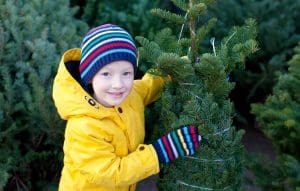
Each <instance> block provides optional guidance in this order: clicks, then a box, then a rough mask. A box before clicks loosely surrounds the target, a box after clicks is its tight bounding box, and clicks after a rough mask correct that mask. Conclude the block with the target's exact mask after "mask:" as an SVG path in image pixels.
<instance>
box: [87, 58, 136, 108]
mask: <svg viewBox="0 0 300 191" xmlns="http://www.w3.org/2000/svg"><path fill="white" fill-rule="evenodd" d="M133 80H134V69H133V66H132V64H131V63H130V62H128V61H115V62H112V63H109V64H107V65H105V66H104V67H103V68H101V69H100V70H99V71H98V72H97V73H96V75H95V76H94V77H93V79H92V81H91V82H92V87H93V90H94V98H95V99H96V100H97V101H98V102H99V103H100V104H101V105H103V106H105V107H113V106H116V105H119V104H121V103H122V102H123V100H124V99H125V98H126V97H127V96H128V94H129V93H130V91H131V89H132V86H133Z"/></svg>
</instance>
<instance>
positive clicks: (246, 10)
mask: <svg viewBox="0 0 300 191" xmlns="http://www.w3.org/2000/svg"><path fill="white" fill-rule="evenodd" d="M299 10H300V0H278V1H273V0H226V1H219V3H217V4H215V5H213V6H211V7H209V10H208V11H207V14H206V15H205V17H202V18H200V20H201V19H205V18H207V17H212V16H213V17H217V18H218V20H219V22H218V23H217V24H216V27H215V28H214V29H213V30H212V34H213V35H214V36H215V37H216V38H218V37H222V36H223V35H225V34H227V33H228V31H229V29H230V26H233V25H240V24H242V23H243V22H244V20H245V19H246V18H249V17H251V18H254V19H255V20H256V21H257V23H258V38H257V41H258V42H259V45H260V51H258V52H257V54H255V55H252V56H251V59H249V60H247V62H246V68H245V70H239V71H236V72H235V73H234V74H233V75H232V78H233V79H234V80H235V81H236V82H237V83H236V87H235V89H234V90H233V92H232V93H231V98H232V99H233V100H234V103H235V108H236V110H237V112H238V113H239V115H237V117H236V119H237V121H238V122H242V123H244V124H246V125H249V124H247V123H250V125H253V122H254V116H253V115H251V114H250V112H249V111H250V109H251V108H250V104H251V103H254V102H262V101H263V100H265V98H266V97H267V96H268V95H269V94H270V93H271V92H272V87H273V86H274V84H275V81H276V80H275V79H276V75H275V73H276V72H277V71H283V72H284V71H286V69H287V67H288V66H287V64H286V63H287V61H288V60H289V59H290V58H291V57H292V55H293V48H294V47H295V46H296V45H297V43H298V42H299V41H300V22H299V18H300V11H299ZM206 46H207V47H208V46H209V44H208V43H207V45H206Z"/></svg>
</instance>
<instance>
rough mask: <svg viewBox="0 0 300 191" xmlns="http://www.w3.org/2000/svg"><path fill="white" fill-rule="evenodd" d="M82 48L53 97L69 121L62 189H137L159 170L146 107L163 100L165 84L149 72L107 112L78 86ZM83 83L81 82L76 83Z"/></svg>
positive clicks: (68, 60) (63, 70)
mask: <svg viewBox="0 0 300 191" xmlns="http://www.w3.org/2000/svg"><path fill="white" fill-rule="evenodd" d="M79 60H80V49H77V48H76V49H71V50H68V51H67V52H66V53H65V54H64V55H63V57H62V60H61V62H60V65H59V68H58V72H57V75H56V77H55V81H54V85H53V99H54V102H55V105H56V107H57V110H58V113H59V114H60V116H61V118H62V119H64V120H67V125H66V130H65V141H64V147H63V149H64V167H63V170H62V175H61V179H60V183H59V190H60V191H73V190H84V191H95V190H97V191H125V190H126V191H129V190H130V191H133V190H135V183H137V182H138V181H140V180H142V179H144V178H146V177H148V176H151V175H153V174H156V173H158V172H159V162H158V157H157V155H156V152H155V150H154V147H153V146H152V145H144V144H142V143H143V141H144V136H145V130H144V107H145V105H147V104H149V103H151V102H152V101H154V100H156V99H157V98H158V97H159V92H160V89H161V87H162V85H163V83H164V82H163V80H162V79H161V78H159V77H154V76H151V75H150V74H146V75H145V76H144V77H143V78H142V79H141V80H135V81H134V86H133V89H132V92H131V93H130V95H128V97H127V98H126V99H125V100H124V102H123V103H122V104H121V105H119V106H116V107H114V108H105V107H103V106H101V105H100V104H99V103H98V102H97V101H96V100H94V99H93V98H92V97H91V96H90V95H89V94H88V93H87V92H86V91H85V90H84V89H83V88H82V87H81V85H80V84H79V83H78V81H77V80H78V78H79V74H78V71H77V70H76V69H77V68H78V64H79ZM76 79H77V80H76Z"/></svg>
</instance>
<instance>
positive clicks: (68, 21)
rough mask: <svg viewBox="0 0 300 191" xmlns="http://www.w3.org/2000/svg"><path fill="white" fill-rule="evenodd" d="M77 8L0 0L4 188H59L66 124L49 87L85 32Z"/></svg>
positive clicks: (64, 1) (0, 176) (0, 181)
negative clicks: (64, 57)
mask: <svg viewBox="0 0 300 191" xmlns="http://www.w3.org/2000/svg"><path fill="white" fill-rule="evenodd" d="M76 11H77V9H75V8H73V9H70V8H69V1H68V0H61V1H60V2H59V3H57V2H55V1H40V0H32V1H24V0H18V1H15V0H0V80H1V84H0V153H1V154H0V190H57V188H56V186H57V183H58V180H59V177H60V172H61V166H62V143H63V132H64V124H62V121H61V120H60V119H59V117H58V115H57V112H56V110H55V107H54V105H53V101H52V96H51V92H52V91H51V89H52V81H53V77H54V76H53V75H54V74H55V71H56V68H57V66H58V62H59V59H60V56H61V54H62V53H63V52H64V51H65V50H67V49H68V48H70V47H78V46H79V44H80V41H81V36H82V35H83V33H84V32H85V31H86V30H87V26H86V25H85V24H84V23H82V22H80V21H78V20H75V19H74V18H73V15H74V14H75V13H76ZM78 35H79V36H78Z"/></svg>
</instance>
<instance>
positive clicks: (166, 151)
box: [153, 125, 201, 163]
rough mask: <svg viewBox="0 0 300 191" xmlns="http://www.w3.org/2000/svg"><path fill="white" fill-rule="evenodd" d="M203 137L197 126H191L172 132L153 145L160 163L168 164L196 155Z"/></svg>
mask: <svg viewBox="0 0 300 191" xmlns="http://www.w3.org/2000/svg"><path fill="white" fill-rule="evenodd" d="M200 141H201V136H200V135H199V134H198V129H197V128H196V127H195V126H192V125H189V126H184V127H181V128H179V129H178V130H176V131H171V132H170V133H168V134H167V135H164V136H162V137H161V138H160V139H158V140H157V141H155V142H154V143H153V146H154V148H155V151H156V153H157V156H158V159H159V162H160V163H168V162H170V161H172V160H175V159H177V158H178V157H180V156H190V155H194V154H195V152H196V149H197V148H199V146H200Z"/></svg>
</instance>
